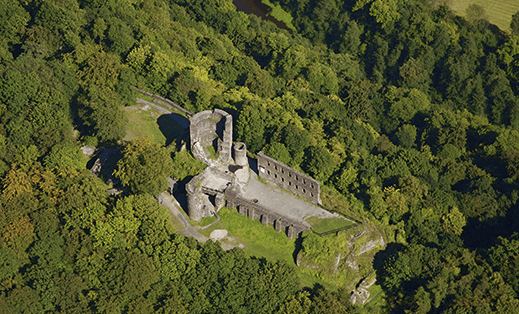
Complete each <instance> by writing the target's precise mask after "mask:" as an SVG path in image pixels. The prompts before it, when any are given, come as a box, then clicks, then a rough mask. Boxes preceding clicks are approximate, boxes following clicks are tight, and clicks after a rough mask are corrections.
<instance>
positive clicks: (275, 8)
mask: <svg viewBox="0 0 519 314" xmlns="http://www.w3.org/2000/svg"><path fill="white" fill-rule="evenodd" d="M261 3H263V4H265V5H267V6H268V7H269V8H270V9H271V11H270V12H269V13H267V15H270V16H272V17H273V18H275V19H276V20H278V21H281V22H283V23H285V24H286V26H287V27H288V28H290V29H291V30H292V31H294V32H296V28H295V27H294V25H293V24H292V20H293V17H292V15H291V14H290V13H288V12H287V11H285V10H283V9H282V8H281V6H280V5H279V4H273V3H272V2H270V1H269V0H261Z"/></svg>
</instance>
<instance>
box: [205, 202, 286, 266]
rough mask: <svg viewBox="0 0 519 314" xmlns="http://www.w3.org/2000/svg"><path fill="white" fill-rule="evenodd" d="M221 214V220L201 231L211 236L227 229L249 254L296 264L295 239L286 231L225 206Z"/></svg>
mask: <svg viewBox="0 0 519 314" xmlns="http://www.w3.org/2000/svg"><path fill="white" fill-rule="evenodd" d="M219 215H220V222H218V223H217V224H215V225H213V226H212V227H210V228H208V229H205V230H200V232H201V233H202V234H204V235H205V236H209V234H210V233H211V231H213V230H215V229H226V230H227V231H228V232H229V236H230V237H234V238H237V239H239V241H240V243H243V244H244V245H245V248H244V249H243V250H244V251H245V253H247V254H248V255H249V256H256V257H264V258H266V259H267V260H270V261H276V260H286V261H287V262H289V263H290V264H295V262H294V258H293V255H292V254H293V252H294V250H295V240H291V239H289V238H288V237H287V236H286V235H285V233H283V232H277V231H276V230H275V229H274V227H272V226H268V227H265V226H263V225H262V224H261V222H260V221H258V220H252V219H249V218H248V217H246V216H242V215H240V214H238V213H237V212H236V211H235V210H231V209H228V208H225V207H224V208H222V209H221V210H220V212H219Z"/></svg>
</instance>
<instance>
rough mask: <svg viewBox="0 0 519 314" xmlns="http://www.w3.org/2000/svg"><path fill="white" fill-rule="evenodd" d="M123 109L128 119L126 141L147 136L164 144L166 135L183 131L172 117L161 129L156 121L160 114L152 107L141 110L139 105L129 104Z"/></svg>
mask: <svg viewBox="0 0 519 314" xmlns="http://www.w3.org/2000/svg"><path fill="white" fill-rule="evenodd" d="M124 110H125V112H126V117H127V119H128V120H127V124H126V135H125V137H124V140H126V141H130V140H134V139H139V138H144V137H147V138H150V139H151V140H152V141H153V142H155V143H158V144H160V145H164V144H165V143H166V142H167V138H166V135H168V136H170V135H171V134H179V133H180V132H182V131H183V129H182V127H181V126H180V125H179V124H178V123H177V122H175V121H174V120H173V119H171V123H168V124H167V125H165V126H163V128H162V130H161V129H160V128H159V125H158V123H157V119H158V118H159V117H160V116H161V114H160V113H158V112H156V111H154V110H152V109H149V110H142V109H141V108H140V107H139V106H130V107H125V108H124ZM164 133H165V134H166V135H164Z"/></svg>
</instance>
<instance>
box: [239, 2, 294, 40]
mask: <svg viewBox="0 0 519 314" xmlns="http://www.w3.org/2000/svg"><path fill="white" fill-rule="evenodd" d="M232 2H233V3H234V5H235V6H236V8H237V9H238V11H243V12H245V13H248V14H254V15H257V16H259V17H261V18H262V19H264V20H267V21H271V22H273V23H274V24H276V25H277V26H278V27H280V28H283V29H286V30H288V31H289V32H290V33H292V30H291V29H289V28H288V27H287V25H286V24H285V23H284V22H281V21H278V20H276V19H275V18H273V17H272V16H270V15H269V13H270V8H269V6H267V5H266V4H263V3H262V2H261V0H233V1H232Z"/></svg>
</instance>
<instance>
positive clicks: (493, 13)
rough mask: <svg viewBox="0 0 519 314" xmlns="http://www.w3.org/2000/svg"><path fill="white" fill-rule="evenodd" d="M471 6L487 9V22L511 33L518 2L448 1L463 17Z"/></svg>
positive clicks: (506, 0)
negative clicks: (511, 24) (511, 22)
mask: <svg viewBox="0 0 519 314" xmlns="http://www.w3.org/2000/svg"><path fill="white" fill-rule="evenodd" d="M471 4H477V5H480V6H481V7H482V8H483V9H485V13H486V16H487V20H488V21H489V22H490V23H492V24H495V25H497V26H498V27H499V28H500V29H501V30H503V31H510V21H512V15H514V14H515V13H517V12H518V11H519V1H518V0H447V5H448V6H449V7H450V8H451V9H452V10H453V11H454V12H456V13H457V14H459V15H461V16H465V15H466V12H467V8H468V7H469V6H470V5H471Z"/></svg>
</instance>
